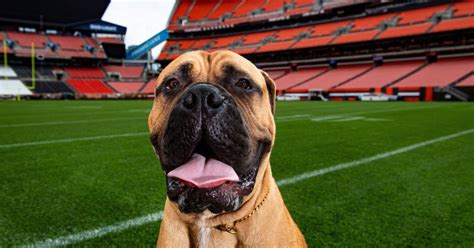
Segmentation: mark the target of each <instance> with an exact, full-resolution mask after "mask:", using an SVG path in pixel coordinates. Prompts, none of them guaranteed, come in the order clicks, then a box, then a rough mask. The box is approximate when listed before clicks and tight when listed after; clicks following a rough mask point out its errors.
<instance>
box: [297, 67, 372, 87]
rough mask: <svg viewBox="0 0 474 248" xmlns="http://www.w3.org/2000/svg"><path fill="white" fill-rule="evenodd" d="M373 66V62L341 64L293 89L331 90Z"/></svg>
mask: <svg viewBox="0 0 474 248" xmlns="http://www.w3.org/2000/svg"><path fill="white" fill-rule="evenodd" d="M371 68H372V65H371V64H361V65H341V66H338V67H337V68H336V69H331V70H329V71H327V72H325V73H323V74H320V75H319V76H318V77H315V78H312V79H311V80H309V81H307V82H305V83H303V84H301V85H297V86H296V87H292V88H291V90H296V91H298V90H329V89H331V88H334V87H336V86H338V85H339V84H342V83H344V82H347V81H349V80H351V79H352V78H355V77H357V76H359V75H361V74H363V73H365V72H366V71H368V70H370V69H371Z"/></svg>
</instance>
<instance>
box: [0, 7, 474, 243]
mask: <svg viewBox="0 0 474 248" xmlns="http://www.w3.org/2000/svg"><path fill="white" fill-rule="evenodd" d="M109 4H110V0H99V1H98V0H95V1H90V0H84V1H56V0H45V1H38V2H36V3H33V2H29V1H7V2H5V3H2V8H0V43H1V44H2V49H1V50H0V56H1V57H2V60H1V62H0V66H1V68H0V99H1V101H0V113H1V115H0V120H1V121H0V130H1V133H0V154H1V160H0V161H2V166H1V169H0V170H1V173H0V179H1V184H0V185H1V189H2V190H1V193H0V195H1V202H2V204H0V234H1V236H0V246H5V247H10V246H28V247H52V246H79V247H82V246H98V247H104V246H127V247H128V246H140V247H142V246H146V247H150V246H155V245H156V240H157V236H158V232H159V230H160V222H161V220H162V217H163V212H162V210H163V207H164V203H165V198H166V189H165V184H166V183H165V180H166V179H165V177H164V176H163V172H162V170H161V168H160V164H159V162H158V160H157V159H156V156H155V154H154V152H153V149H152V147H151V145H150V140H149V131H148V126H147V117H148V114H149V112H150V109H151V107H152V105H153V99H154V97H155V88H156V87H155V86H156V82H155V81H156V78H157V76H158V75H160V73H161V71H162V70H163V68H165V67H166V66H167V65H168V64H170V62H171V61H173V59H175V58H177V57H178V56H180V55H181V54H183V53H186V52H189V51H197V50H203V51H207V52H214V51H218V50H231V51H234V52H236V53H238V54H240V55H242V56H244V57H245V58H247V59H248V60H250V61H251V62H253V63H254V64H255V65H256V66H257V67H258V68H259V69H262V70H263V71H265V72H267V73H268V74H269V75H270V77H271V78H272V79H273V81H274V82H275V84H276V90H277V96H276V99H277V104H276V112H275V123H276V127H277V132H276V133H277V134H276V140H275V146H274V148H273V151H272V157H271V165H272V170H273V176H274V178H275V180H276V182H277V184H278V185H279V188H280V190H281V193H282V195H283V198H284V201H285V203H286V206H287V207H288V209H289V211H290V213H291V215H292V217H293V219H294V220H295V222H296V223H297V224H298V226H299V227H300V229H301V231H302V232H303V234H304V236H305V239H306V242H307V243H308V245H309V246H310V247H316V246H460V247H472V246H473V245H474V224H473V223H474V210H472V207H471V206H472V205H474V197H473V196H474V183H473V182H474V169H473V167H472V165H473V162H472V161H473V160H474V142H473V140H474V139H473V137H474V136H473V135H474V105H472V102H470V101H472V100H473V99H474V2H473V1H456V0H439V1H389V0H385V1H382V0H376V1H366V0H351V1H346V0H340V1H331V0H316V1H309V0H274V1H270V0H252V1H249V0H229V1H224V0H177V1H175V2H174V7H173V9H172V11H171V13H170V14H169V16H170V17H169V19H168V22H167V23H168V25H167V27H166V29H165V30H163V31H162V32H159V33H157V34H156V35H153V36H152V37H150V38H149V39H147V40H144V42H143V43H142V44H133V45H130V44H126V42H125V39H126V37H127V30H128V28H127V27H124V26H122V25H119V24H115V23H112V22H108V21H104V20H103V19H102V17H103V15H104V12H105V11H106V9H107V7H108V6H109ZM134 4H135V5H139V4H140V2H137V3H134ZM25 6H28V7H27V8H25ZM156 11H157V12H159V11H160V10H156ZM160 14H161V13H160ZM167 14H168V13H162V14H161V15H167ZM159 44H161V45H162V46H163V48H162V49H161V51H160V53H159V54H152V53H151V50H152V49H153V48H155V47H156V46H157V45H159ZM163 44H164V45H163ZM469 161H471V162H469Z"/></svg>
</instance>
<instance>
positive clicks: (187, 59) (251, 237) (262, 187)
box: [148, 51, 307, 248]
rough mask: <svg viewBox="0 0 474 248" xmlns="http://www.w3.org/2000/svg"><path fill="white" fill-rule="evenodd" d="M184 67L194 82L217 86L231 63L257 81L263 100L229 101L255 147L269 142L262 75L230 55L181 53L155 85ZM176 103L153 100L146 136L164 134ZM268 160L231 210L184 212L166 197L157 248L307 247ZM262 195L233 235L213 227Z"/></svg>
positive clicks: (267, 83) (267, 82) (267, 87)
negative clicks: (189, 65) (189, 66)
mask: <svg viewBox="0 0 474 248" xmlns="http://www.w3.org/2000/svg"><path fill="white" fill-rule="evenodd" d="M183 63H192V78H193V83H197V82H208V83H210V84H213V83H215V82H218V81H219V79H221V78H222V77H223V75H222V74H223V73H224V72H223V70H222V68H223V67H224V66H225V65H233V66H234V67H235V68H238V69H239V70H241V71H243V72H245V73H246V74H247V75H248V76H250V77H251V79H252V80H253V81H254V82H256V83H258V84H259V86H260V87H261V88H262V91H263V92H262V93H263V94H262V96H255V97H252V98H251V99H250V101H249V100H248V99H247V100H245V99H239V98H237V97H235V98H234V100H235V101H236V102H237V105H238V107H239V108H240V110H241V112H242V113H243V116H244V121H245V123H246V125H248V130H249V132H250V134H251V137H252V139H253V141H254V142H255V145H256V144H257V140H259V139H261V138H263V137H270V138H272V143H273V140H274V138H275V122H274V119H273V108H274V105H273V101H274V95H275V85H274V82H273V81H272V80H271V79H270V78H269V77H268V75H267V74H266V73H265V72H263V71H260V70H258V69H257V68H256V67H255V66H254V65H253V64H252V63H251V62H250V61H248V60H246V59H245V58H243V57H241V56H239V55H237V54H235V53H233V52H229V51H217V52H213V53H207V52H203V51H197V52H190V53H186V54H184V55H181V56H180V57H178V58H177V59H175V60H174V61H173V62H172V63H170V64H169V65H168V66H167V67H166V68H165V69H164V70H163V71H162V73H161V74H160V76H159V77H158V79H157V87H158V86H159V84H161V83H162V81H163V79H164V77H165V76H166V75H169V74H171V73H173V72H174V71H175V70H176V69H177V68H178V66H179V65H181V64H183ZM177 99H179V96H178V97H176V98H175V99H173V100H172V101H171V102H169V101H168V102H167V101H166V100H165V99H163V98H159V97H158V98H157V99H155V102H154V105H153V109H152V111H151V113H150V116H149V122H148V123H149V128H150V132H152V133H156V134H158V137H159V138H161V137H162V135H163V133H162V132H160V131H161V130H162V129H163V127H164V125H165V124H166V121H167V120H168V117H169V114H170V112H171V110H172V107H173V106H174V104H175V101H176V100H177ZM272 145H273V144H272ZM269 158H270V153H268V154H266V155H265V156H264V158H263V159H262V162H261V164H260V167H259V171H258V174H257V178H256V181H255V187H254V189H253V191H252V193H250V194H249V195H248V196H246V197H245V198H244V203H243V204H242V206H241V207H240V209H238V210H237V211H235V212H231V213H224V214H212V213H211V212H209V211H205V212H204V213H201V214H183V213H181V212H180V210H179V209H178V207H177V205H176V203H174V202H171V201H170V200H169V199H166V203H165V209H164V216H163V221H162V223H161V229H160V234H159V238H158V247H209V248H212V247H306V246H307V245H306V242H305V240H304V237H303V235H302V233H301V231H300V230H299V228H298V227H297V225H296V224H295V222H294V221H293V219H292V218H291V216H290V213H289V212H288V210H287V208H286V206H285V203H284V202H283V198H282V196H281V194H280V191H279V189H278V187H277V185H276V183H275V179H274V178H273V176H272V172H271V167H270V159H269ZM267 192H270V193H269V195H268V197H267V199H266V201H265V202H264V204H263V205H262V207H261V208H260V209H259V210H258V211H257V212H256V214H255V215H253V216H252V217H250V218H249V219H247V220H245V221H243V222H240V223H238V224H237V225H236V229H237V234H230V233H227V232H223V231H220V230H218V229H216V228H214V227H215V226H217V225H220V224H232V223H233V221H235V220H237V219H239V218H242V217H244V216H246V215H248V214H249V213H250V212H252V210H253V209H254V208H255V207H256V206H257V205H258V204H259V203H260V202H261V201H262V200H263V198H264V197H265V195H266V193H267Z"/></svg>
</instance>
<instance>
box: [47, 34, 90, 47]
mask: <svg viewBox="0 0 474 248" xmlns="http://www.w3.org/2000/svg"><path fill="white" fill-rule="evenodd" d="M49 39H50V40H51V41H52V42H53V43H55V44H58V45H59V47H61V49H67V50H79V51H82V50H83V49H84V45H85V43H84V39H82V38H81V37H76V36H61V35H49Z"/></svg>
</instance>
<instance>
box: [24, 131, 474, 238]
mask: <svg viewBox="0 0 474 248" xmlns="http://www.w3.org/2000/svg"><path fill="white" fill-rule="evenodd" d="M471 133H474V129H468V130H465V131H461V132H457V133H454V134H450V135H446V136H442V137H439V138H435V139H431V140H427V141H423V142H420V143H416V144H413V145H409V146H405V147H402V148H398V149H395V150H391V151H388V152H384V153H379V154H377V155H374V156H372V157H367V158H363V159H359V160H355V161H352V162H347V163H342V164H338V165H335V166H331V167H327V168H324V169H318V170H313V171H309V172H306V173H303V174H300V175H297V176H294V177H289V178H285V179H281V180H279V181H277V185H278V186H285V185H290V184H295V183H297V182H300V181H303V180H306V179H309V178H312V177H316V176H321V175H324V174H327V173H331V172H335V171H339V170H342V169H346V168H350V167H354V166H358V165H363V164H367V163H370V162H373V161H376V160H380V159H384V158H388V157H391V156H394V155H398V154H401V153H405V152H409V151H411V150H415V149H418V148H421V147H424V146H428V145H431V144H434V143H438V142H442V141H447V140H450V139H454V138H457V137H460V136H464V135H468V134H471ZM162 218H163V211H160V212H157V213H153V214H149V215H145V216H142V217H138V218H134V219H130V220H127V221H123V222H119V223H117V224H114V225H110V226H105V227H100V228H97V229H93V230H87V231H83V232H80V233H77V234H71V235H68V236H63V237H59V238H55V239H47V240H44V241H39V242H36V243H34V244H31V245H25V246H23V247H53V246H65V245H71V244H75V243H79V242H81V241H84V240H89V239H94V238H99V237H102V236H105V235H107V234H109V233H116V232H120V231H123V230H126V229H128V228H132V227H137V226H142V225H145V224H148V223H151V222H156V221H160V220H161V219H162Z"/></svg>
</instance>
